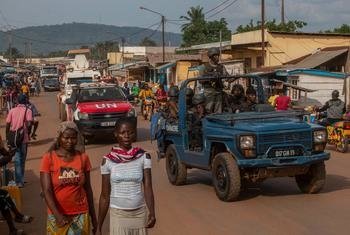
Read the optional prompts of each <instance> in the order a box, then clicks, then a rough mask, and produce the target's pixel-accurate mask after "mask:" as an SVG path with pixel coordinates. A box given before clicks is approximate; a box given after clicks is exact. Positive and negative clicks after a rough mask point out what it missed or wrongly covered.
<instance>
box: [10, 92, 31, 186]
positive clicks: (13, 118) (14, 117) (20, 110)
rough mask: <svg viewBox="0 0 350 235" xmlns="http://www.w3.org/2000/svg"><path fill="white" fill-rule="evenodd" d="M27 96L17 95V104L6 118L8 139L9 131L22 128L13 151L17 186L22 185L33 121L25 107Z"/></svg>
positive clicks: (29, 111) (28, 109)
mask: <svg viewBox="0 0 350 235" xmlns="http://www.w3.org/2000/svg"><path fill="white" fill-rule="evenodd" d="M27 103H28V98H27V96H26V95H24V94H21V95H19V97H18V105H17V106H16V107H15V108H12V109H11V110H10V112H9V114H8V115H7V118H6V136H7V140H9V136H10V135H9V134H10V131H12V132H14V131H16V130H19V129H21V128H23V140H22V141H21V143H20V145H19V146H11V147H14V148H16V153H15V159H14V162H15V180H16V184H17V186H18V187H23V186H24V168H25V161H26V157H27V147H28V142H29V134H30V133H29V132H30V130H31V124H32V121H33V114H32V110H31V109H30V108H29V107H27Z"/></svg>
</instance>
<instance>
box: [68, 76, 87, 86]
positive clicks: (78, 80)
mask: <svg viewBox="0 0 350 235" xmlns="http://www.w3.org/2000/svg"><path fill="white" fill-rule="evenodd" d="M84 82H92V77H77V78H68V84H69V85H80V84H81V83H84Z"/></svg>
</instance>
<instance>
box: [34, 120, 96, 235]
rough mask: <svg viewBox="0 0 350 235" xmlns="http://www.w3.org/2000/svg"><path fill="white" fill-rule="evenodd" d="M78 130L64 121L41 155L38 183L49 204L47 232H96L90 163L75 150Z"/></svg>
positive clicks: (57, 233) (83, 154) (84, 234)
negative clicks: (48, 146) (50, 145)
mask: <svg viewBox="0 0 350 235" xmlns="http://www.w3.org/2000/svg"><path fill="white" fill-rule="evenodd" d="M78 135H79V131H78V128H77V126H76V125H75V123H74V122H69V121H67V122H63V123H61V124H60V126H59V130H58V137H57V140H56V141H55V143H54V145H53V146H52V147H51V148H50V150H49V151H48V152H47V153H45V154H44V156H43V158H42V160H41V167H40V182H41V188H42V192H43V196H44V198H45V201H46V204H47V207H48V216H47V234H50V235H61V234H82V235H88V234H90V218H91V222H92V231H93V233H95V231H96V228H97V219H96V214H95V207H94V200H93V192H92V188H91V183H90V171H91V164H90V160H89V157H88V156H87V155H86V154H85V153H81V152H79V151H78V150H76V145H77V142H78Z"/></svg>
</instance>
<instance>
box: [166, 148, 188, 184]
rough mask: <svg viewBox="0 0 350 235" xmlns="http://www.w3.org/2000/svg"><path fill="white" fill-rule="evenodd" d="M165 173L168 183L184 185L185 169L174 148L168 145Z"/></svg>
mask: <svg viewBox="0 0 350 235" xmlns="http://www.w3.org/2000/svg"><path fill="white" fill-rule="evenodd" d="M165 158H166V172H167V175H168V179H169V181H170V183H172V184H173V185H183V184H185V183H186V177H187V169H186V166H185V165H184V164H183V163H182V162H181V161H180V159H179V158H178V156H177V154H176V150H175V146H174V145H173V144H171V145H169V147H168V148H167V150H166V153H165Z"/></svg>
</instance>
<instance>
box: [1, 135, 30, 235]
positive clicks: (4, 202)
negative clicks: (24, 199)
mask: <svg viewBox="0 0 350 235" xmlns="http://www.w3.org/2000/svg"><path fill="white" fill-rule="evenodd" d="M13 155H14V152H12V151H8V150H7V149H6V148H5V147H4V145H3V142H2V138H1V136H0V167H2V166H4V165H6V164H7V163H9V162H11V160H12V157H13ZM0 212H1V214H2V216H3V217H4V219H5V220H6V223H7V226H8V228H9V230H10V231H9V232H10V233H9V234H10V235H16V234H24V231H23V230H21V229H17V228H16V226H15V224H14V222H17V223H23V224H27V223H31V222H32V220H33V217H31V216H28V215H24V214H22V213H21V212H20V211H19V210H18V209H17V207H16V204H15V203H14V201H13V200H12V198H11V196H10V194H9V192H8V191H7V190H5V189H0ZM12 214H13V215H14V218H13V217H12Z"/></svg>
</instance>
